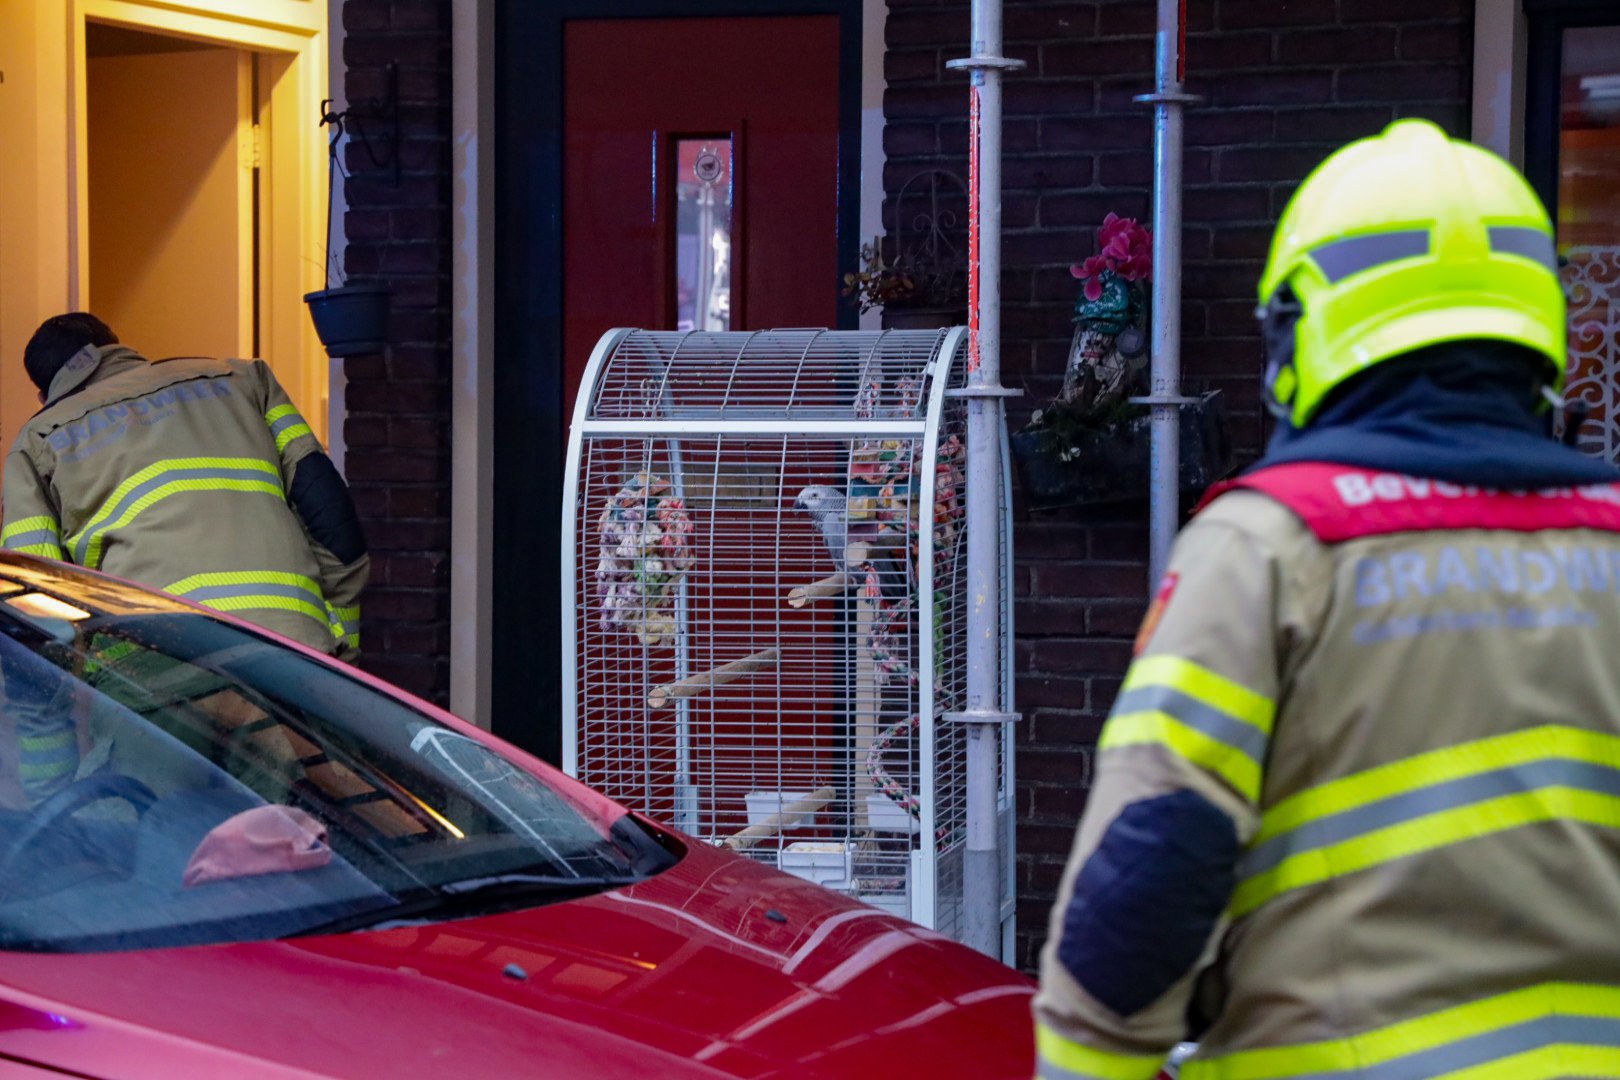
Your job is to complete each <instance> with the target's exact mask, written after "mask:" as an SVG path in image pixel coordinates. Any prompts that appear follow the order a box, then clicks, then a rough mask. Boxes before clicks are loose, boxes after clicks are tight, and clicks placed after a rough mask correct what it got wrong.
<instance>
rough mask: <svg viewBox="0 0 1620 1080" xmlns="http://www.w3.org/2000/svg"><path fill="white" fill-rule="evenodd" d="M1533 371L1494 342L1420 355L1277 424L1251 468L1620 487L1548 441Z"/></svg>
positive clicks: (1513, 350)
mask: <svg viewBox="0 0 1620 1080" xmlns="http://www.w3.org/2000/svg"><path fill="white" fill-rule="evenodd" d="M1538 366H1539V359H1538V358H1536V357H1535V356H1533V354H1531V353H1529V352H1527V351H1526V350H1524V349H1521V348H1520V347H1518V346H1515V345H1509V344H1506V343H1501V342H1492V341H1464V342H1450V343H1447V344H1445V345H1437V346H1434V347H1431V348H1428V349H1420V350H1418V351H1416V352H1413V353H1411V354H1410V355H1408V356H1405V357H1402V358H1400V359H1398V360H1392V361H1387V362H1385V363H1382V364H1379V365H1378V366H1377V367H1375V368H1372V369H1370V370H1369V371H1367V372H1366V373H1364V374H1362V375H1359V376H1357V377H1356V378H1355V379H1353V380H1351V381H1350V382H1349V383H1347V384H1346V385H1345V386H1344V387H1343V388H1342V389H1341V390H1340V391H1339V392H1337V393H1335V394H1334V395H1332V396H1331V397H1330V398H1329V399H1328V401H1327V403H1326V404H1324V405H1323V406H1322V408H1321V410H1320V411H1319V412H1318V413H1317V415H1316V416H1315V417H1314V418H1313V419H1312V420H1311V422H1310V423H1309V424H1307V425H1306V426H1305V427H1304V428H1296V427H1294V426H1293V425H1292V424H1288V423H1284V424H1282V425H1280V426H1279V427H1278V428H1277V430H1276V433H1275V434H1274V435H1273V436H1272V439H1271V443H1270V445H1269V446H1268V447H1267V448H1266V453H1265V456H1264V457H1262V458H1261V459H1260V460H1259V461H1258V462H1256V463H1255V465H1254V467H1253V468H1254V469H1262V468H1265V467H1267V466H1270V465H1281V464H1285V463H1288V462H1297V461H1323V462H1332V463H1334V464H1338V465H1350V466H1356V467H1359V468H1366V469H1377V470H1380V471H1388V472H1398V473H1406V474H1409V475H1412V476H1422V477H1427V478H1430V479H1434V480H1445V481H1448V482H1450V483H1454V484H1477V485H1481V486H1486V487H1496V488H1507V489H1511V490H1526V489H1533V488H1544V487H1561V486H1565V485H1570V484H1601V483H1612V482H1616V481H1620V470H1617V469H1616V468H1615V467H1614V466H1612V465H1610V464H1608V463H1607V462H1605V461H1602V460H1600V459H1598V458H1594V457H1590V456H1588V455H1586V454H1583V453H1581V452H1580V451H1578V450H1575V449H1573V448H1571V447H1567V446H1564V445H1562V444H1561V443H1559V442H1557V441H1556V440H1554V439H1553V438H1552V437H1551V435H1550V431H1549V423H1548V416H1547V415H1546V413H1545V410H1538V408H1537V404H1538V401H1539V398H1538V387H1539V382H1540V376H1539V372H1538Z"/></svg>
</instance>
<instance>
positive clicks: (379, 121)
mask: <svg viewBox="0 0 1620 1080" xmlns="http://www.w3.org/2000/svg"><path fill="white" fill-rule="evenodd" d="M373 124H375V125H376V126H377V127H381V128H384V129H386V130H385V131H383V132H381V133H379V132H378V131H376V130H375V129H374V128H373V126H372V125H373ZM328 125H330V126H331V128H332V137H331V140H330V141H329V142H328V144H327V151H328V153H330V154H331V155H332V160H333V163H334V165H335V166H336V167H338V168H341V166H340V165H337V144H338V142H339V140H341V139H342V138H343V134H344V132H345V131H347V130H348V129H350V128H353V130H354V134H355V136H356V137H357V138H359V140H360V145H361V146H363V147H364V148H365V151H366V157H368V158H370V159H371V163H372V164H373V165H375V166H377V167H378V168H383V167H385V166H392V169H393V184H394V186H395V187H398V186H399V65H398V64H396V63H394V62H393V61H389V64H388V94H387V96H386V97H384V98H381V99H378V98H372V99H370V100H369V101H365V102H355V103H353V104H351V105H350V106H349V107H348V108H347V109H344V110H343V111H342V112H333V111H332V99H331V98H327V99H325V100H323V101H322V102H321V126H322V127H326V126H328ZM376 143H381V144H382V148H381V151H380V152H379V149H378V147H377V145H375V144H376ZM344 175H345V176H347V175H348V173H346V172H345V173H344Z"/></svg>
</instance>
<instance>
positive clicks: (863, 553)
mask: <svg viewBox="0 0 1620 1080" xmlns="http://www.w3.org/2000/svg"><path fill="white" fill-rule="evenodd" d="M906 539H907V535H906V533H904V532H901V531H900V530H898V529H894V530H885V531H884V532H880V533H878V534H877V535H876V536H873V537H869V538H867V539H864V540H856V541H855V542H854V543H852V544H850V545H849V546H848V547H846V548H845V549H844V565H845V566H859V565H861V564H862V563H864V562H867V561H868V560H870V559H872V558H873V557H875V556H877V557H881V556H884V555H892V554H893V553H894V552H896V551H904V550H905V548H906Z"/></svg>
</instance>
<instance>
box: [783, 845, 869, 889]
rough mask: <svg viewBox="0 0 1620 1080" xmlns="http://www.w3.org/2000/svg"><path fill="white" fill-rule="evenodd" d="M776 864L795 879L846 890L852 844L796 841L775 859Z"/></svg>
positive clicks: (853, 859)
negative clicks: (798, 878) (799, 878)
mask: <svg viewBox="0 0 1620 1080" xmlns="http://www.w3.org/2000/svg"><path fill="white" fill-rule="evenodd" d="M776 860H777V865H778V866H779V867H780V868H781V869H783V870H786V871H787V872H788V873H790V874H792V875H794V876H795V877H801V878H804V879H805V880H806V881H813V882H815V883H816V884H817V885H826V886H828V887H829V888H840V887H844V888H847V887H848V885H849V878H850V871H851V869H852V867H853V865H854V861H855V845H854V844H848V843H842V842H840V841H836V840H795V841H794V842H793V843H791V844H789V845H787V846H786V847H784V848H783V849H782V850H781V852H779V853H778V854H777V857H776Z"/></svg>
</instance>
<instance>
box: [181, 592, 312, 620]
mask: <svg viewBox="0 0 1620 1080" xmlns="http://www.w3.org/2000/svg"><path fill="white" fill-rule="evenodd" d="M197 603H199V604H201V605H202V606H203V607H206V608H213V609H214V610H215V611H256V610H263V609H265V608H274V609H276V610H278V611H296V612H299V613H301V614H304V615H308V616H309V617H310V618H312V619H315V620H316V621H317V622H319V623H321V625H323V626H326V625H328V624H327V622H326V612H324V611H322V610H321V609H320V608H318V607H316V606H315V605H314V604H311V603H309V602H308V601H306V600H295V599H293V598H292V597H290V596H216V597H212V598H210V599H207V600H198V601H197Z"/></svg>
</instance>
